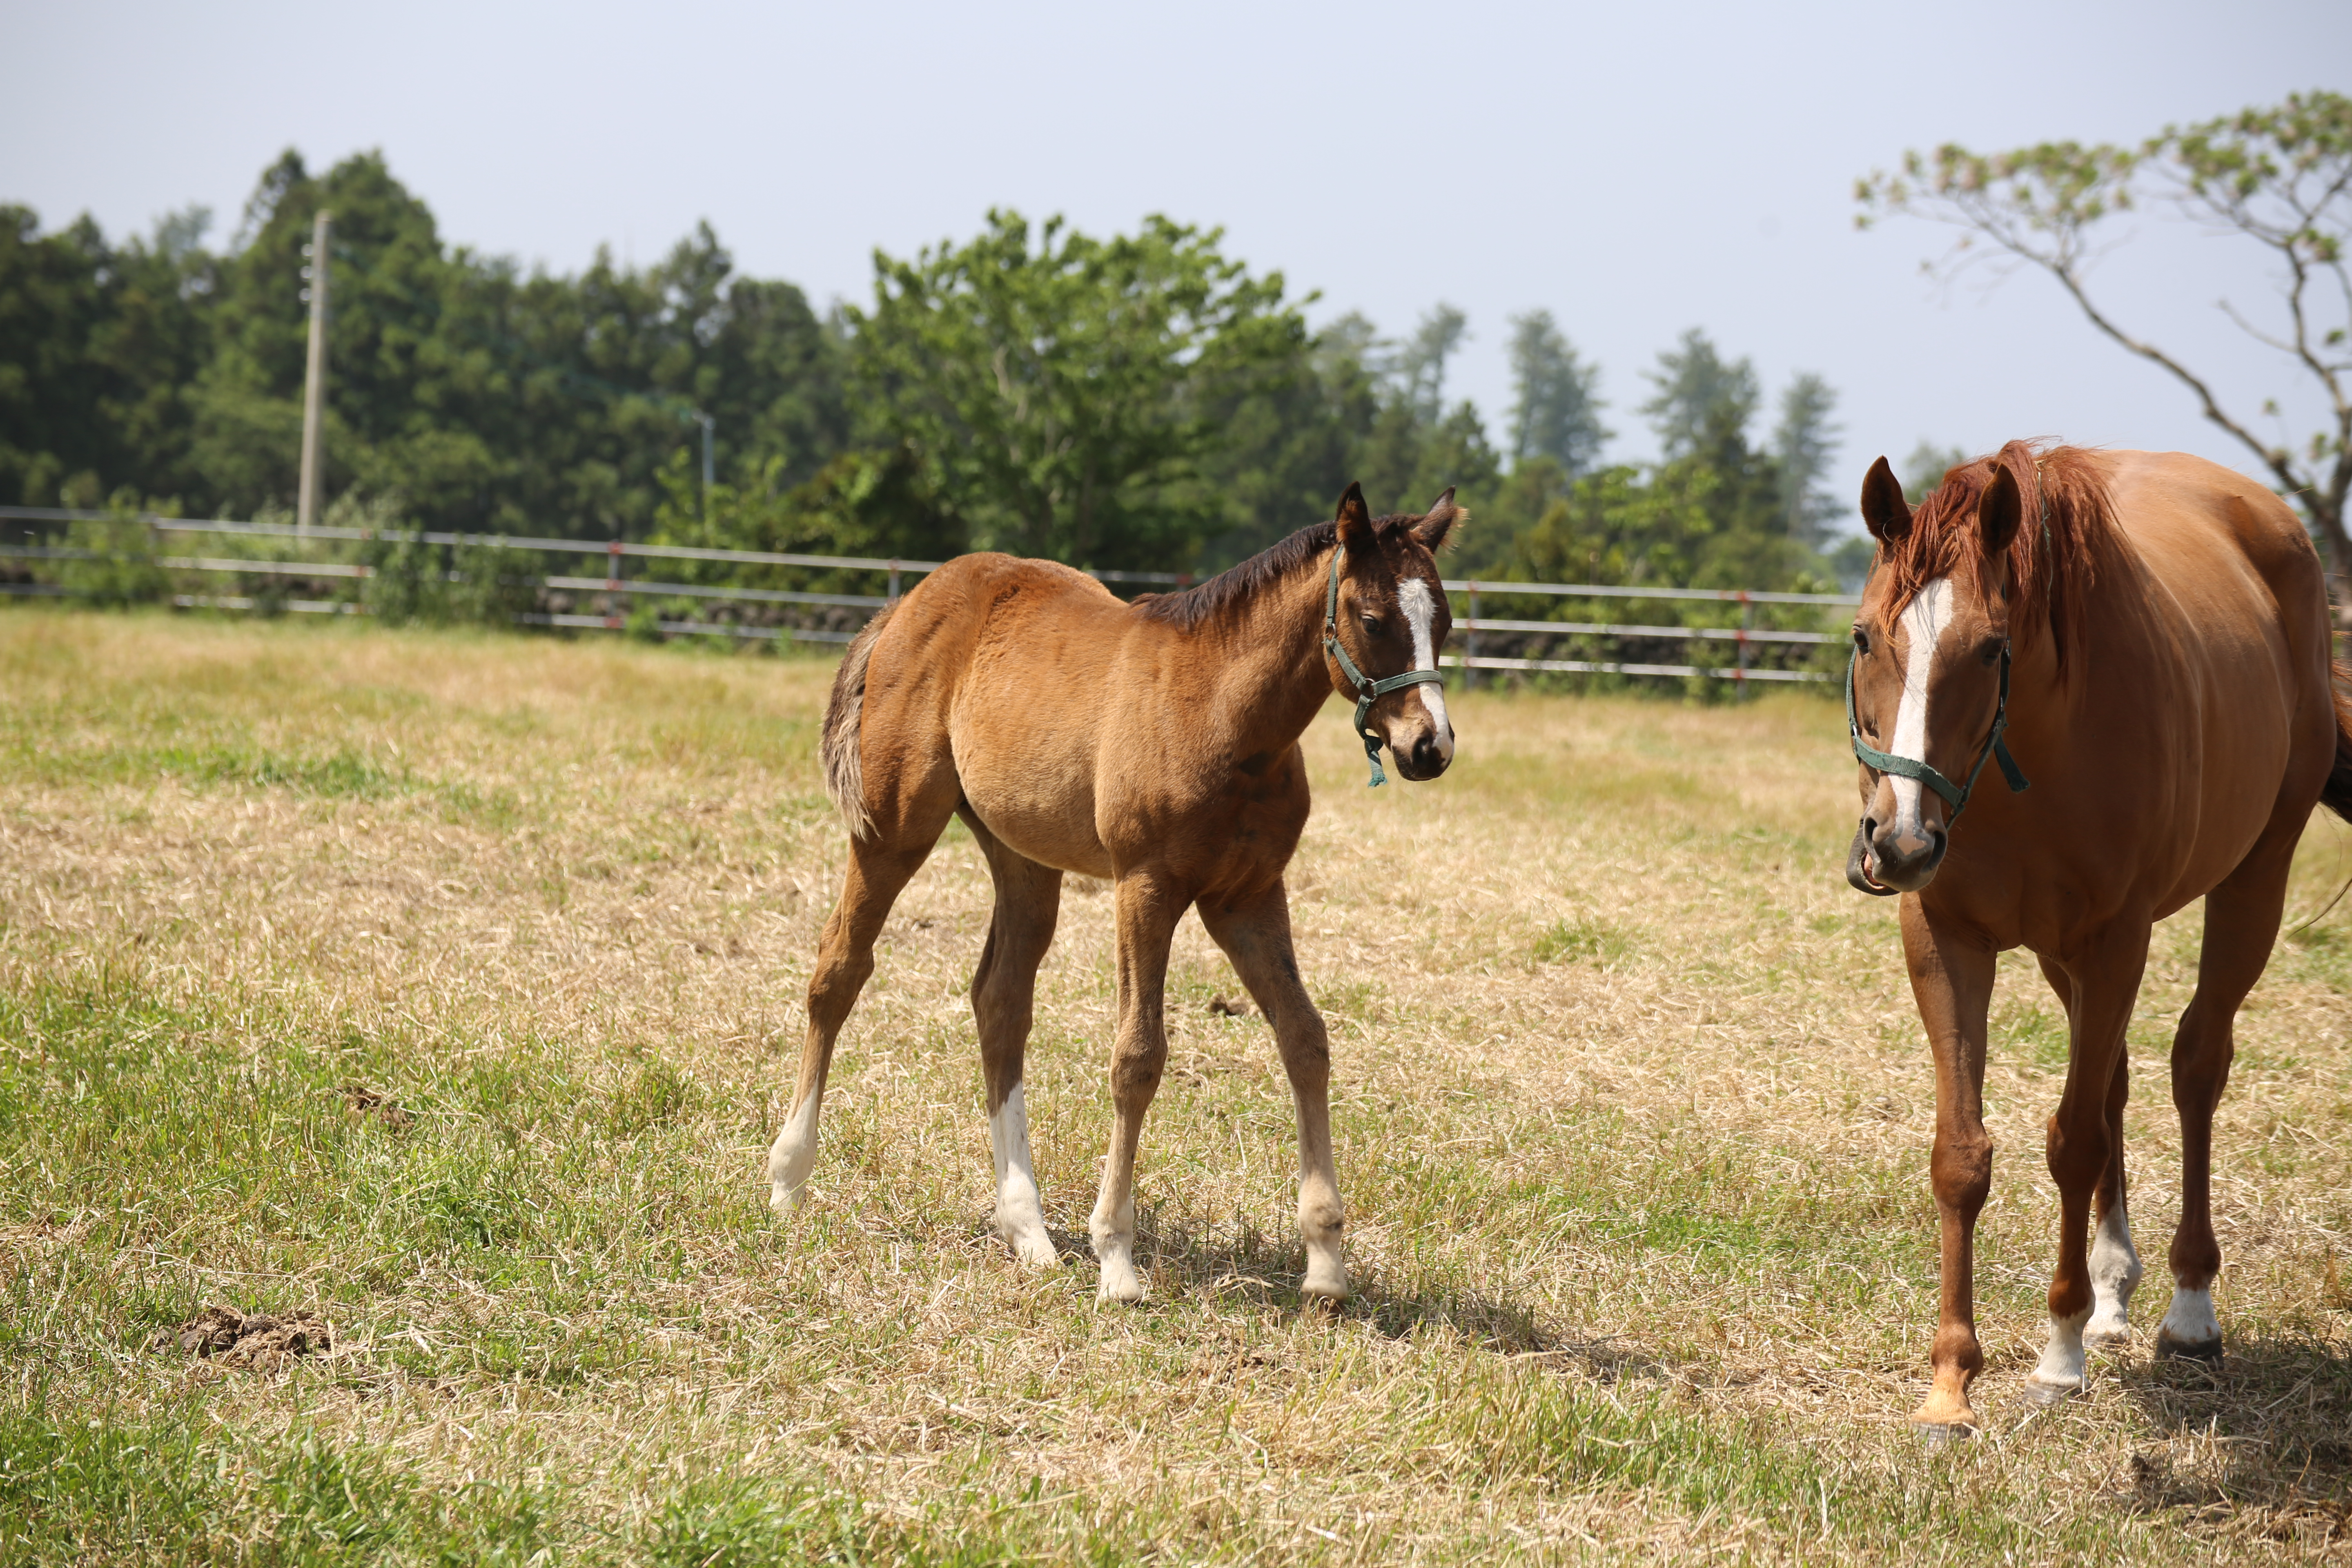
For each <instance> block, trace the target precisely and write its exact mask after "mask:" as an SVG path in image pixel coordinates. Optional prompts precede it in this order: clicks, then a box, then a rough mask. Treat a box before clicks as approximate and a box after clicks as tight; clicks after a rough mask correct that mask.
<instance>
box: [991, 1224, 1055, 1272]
mask: <svg viewBox="0 0 2352 1568" xmlns="http://www.w3.org/2000/svg"><path fill="white" fill-rule="evenodd" d="M1004 1245H1005V1246H1006V1247H1010V1248H1011V1249H1012V1252H1013V1257H1014V1258H1016V1259H1018V1260H1019V1261H1020V1262H1022V1263H1023V1264H1024V1265H1026V1266H1027V1267H1029V1268H1054V1267H1055V1266H1056V1265H1058V1264H1059V1263H1060V1262H1061V1261H1062V1255H1061V1253H1060V1252H1059V1251H1057V1250H1055V1247H1054V1243H1053V1240H1052V1238H1051V1237H1047V1236H1046V1234H1045V1232H1044V1231H1043V1230H1035V1231H1027V1232H1023V1233H1020V1234H1017V1235H1013V1236H1008V1237H1005V1238H1004Z"/></svg>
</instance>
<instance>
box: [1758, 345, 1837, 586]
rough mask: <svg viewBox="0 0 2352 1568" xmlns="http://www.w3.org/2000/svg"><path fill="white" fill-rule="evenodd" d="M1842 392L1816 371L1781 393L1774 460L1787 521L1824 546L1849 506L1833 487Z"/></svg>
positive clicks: (1793, 533)
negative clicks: (1836, 414)
mask: <svg viewBox="0 0 2352 1568" xmlns="http://www.w3.org/2000/svg"><path fill="white" fill-rule="evenodd" d="M1836 408H1837V394H1836V392H1835V391H1833V390H1832V388H1831V386H1830V384H1829V383H1828V382H1826V381H1824V380H1822V378H1821V377H1820V376H1818V375H1815V374H1813V373H1812V372H1811V371H1800V372H1798V373H1797V374H1796V376H1795V377H1794V378H1792V379H1791V380H1790V383H1789V384H1788V385H1787V386H1786V387H1785V388H1783V389H1782V391H1781V393H1780V423H1779V424H1778V425H1776V426H1773V430H1772V461H1773V464H1774V466H1775V468H1777V470H1778V472H1777V476H1776V477H1777V478H1778V479H1779V480H1780V518H1781V525H1782V527H1783V528H1784V529H1785V530H1786V531H1787V532H1788V535H1789V537H1790V538H1791V539H1793V540H1796V541H1798V542H1800V543H1803V544H1808V545H1816V546H1817V545H1820V544H1821V543H1822V542H1824V541H1826V540H1827V539H1828V538H1829V536H1830V533H1831V532H1832V530H1833V528H1834V526H1835V524H1836V521H1837V519H1838V517H1839V516H1840V515H1841V514H1842V513H1843V511H1844V510H1845V507H1844V504H1843V502H1841V501H1840V500H1839V499H1838V498H1837V497H1836V496H1835V495H1834V494H1832V493H1831V491H1830V489H1829V476H1830V465H1831V463H1832V461H1833V460H1834V459H1835V458H1836V457H1837V449H1838V437H1839V435H1840V434H1841V430H1840V427H1839V426H1838V425H1837V424H1836V422H1835V421H1834V420H1832V418H1831V416H1832V414H1833V413H1834V412H1835V411H1836Z"/></svg>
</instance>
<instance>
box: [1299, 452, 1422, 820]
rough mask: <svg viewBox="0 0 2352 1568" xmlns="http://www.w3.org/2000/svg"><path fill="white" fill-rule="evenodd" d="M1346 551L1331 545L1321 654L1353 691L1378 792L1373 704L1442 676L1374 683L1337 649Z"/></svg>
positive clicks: (1383, 778)
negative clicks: (1341, 571) (1341, 573)
mask: <svg viewBox="0 0 2352 1568" xmlns="http://www.w3.org/2000/svg"><path fill="white" fill-rule="evenodd" d="M1446 493H1447V494H1448V495H1451V494H1452V493H1453V492H1452V491H1451V490H1448V491H1447V492H1446ZM1347 552H1348V547H1347V546H1346V545H1344V544H1340V543H1337V542H1334V543H1333V544H1332V546H1331V586H1330V589H1329V591H1328V592H1327V593H1326V594H1325V595H1323V651H1324V652H1325V653H1328V654H1329V655H1330V656H1331V657H1332V658H1335V659H1337V660H1338V661H1339V673H1340V674H1342V675H1344V676H1346V677H1347V678H1348V680H1349V684H1350V685H1352V686H1354V687H1355V689H1356V734H1357V736H1358V737H1359V738H1360V740H1362V742H1364V756H1365V759H1366V760H1367V761H1369V762H1370V763H1371V764H1372V777H1371V782H1370V784H1366V785H1365V786H1364V787H1365V788H1366V789H1378V788H1380V787H1381V785H1382V784H1386V783H1388V782H1389V775H1388V774H1386V773H1382V772H1381V732H1380V731H1378V730H1374V729H1371V728H1370V727H1369V726H1368V725H1367V724H1366V723H1365V722H1364V721H1365V720H1367V719H1369V718H1370V717H1371V713H1372V704H1373V703H1375V702H1377V701H1379V700H1381V698H1383V697H1386V696H1387V695H1388V694H1389V693H1390V692H1391V691H1402V689H1405V688H1406V687H1408V686H1419V685H1422V684H1423V683H1424V682H1431V681H1433V682H1435V683H1436V684H1437V685H1439V686H1444V684H1445V674H1444V671H1443V670H1436V669H1408V670H1406V671H1405V672H1404V673H1403V674H1402V675H1391V676H1390V677H1389V678H1388V679H1385V680H1374V679H1370V677H1369V676H1367V675H1365V673H1364V672H1363V671H1362V670H1360V669H1358V668H1356V661H1355V660H1354V659H1352V658H1349V657H1348V650H1347V649H1346V648H1344V647H1340V646H1339V558H1340V557H1341V556H1343V555H1345V554H1346V553H1347Z"/></svg>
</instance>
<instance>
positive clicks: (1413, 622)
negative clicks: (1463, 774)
mask: <svg viewBox="0 0 2352 1568" xmlns="http://www.w3.org/2000/svg"><path fill="white" fill-rule="evenodd" d="M1397 608H1398V609H1400V610H1402V612H1403V613H1404V621H1405V625H1406V626H1407V627H1409V628H1410V629H1411V631H1412V668H1415V669H1435V668H1437V649H1436V647H1434V646H1433V643H1434V640H1435V632H1434V627H1433V623H1434V621H1435V620H1436V618H1437V600H1436V596H1435V595H1433V594H1431V593H1430V591H1429V584H1428V583H1427V581H1425V580H1424V579H1423V578H1420V577H1407V578H1405V579H1404V580H1403V581H1402V582H1400V583H1399V584H1397ZM1413 690H1415V691H1416V692H1419V693H1420V694H1421V705H1422V707H1423V709H1424V710H1427V712H1428V714H1429V724H1430V728H1431V730H1432V731H1433V732H1434V733H1435V734H1436V736H1437V752H1438V755H1439V756H1441V757H1443V758H1444V759H1445V760H1446V761H1447V762H1449V763H1450V762H1452V761H1453V760H1454V725H1453V722H1452V721H1450V720H1449V719H1447V718H1446V716H1445V689H1444V688H1443V687H1441V686H1439V685H1438V684H1437V683H1436V682H1435V681H1433V680H1430V681H1423V683H1422V684H1420V685H1418V686H1416V687H1414V688H1413Z"/></svg>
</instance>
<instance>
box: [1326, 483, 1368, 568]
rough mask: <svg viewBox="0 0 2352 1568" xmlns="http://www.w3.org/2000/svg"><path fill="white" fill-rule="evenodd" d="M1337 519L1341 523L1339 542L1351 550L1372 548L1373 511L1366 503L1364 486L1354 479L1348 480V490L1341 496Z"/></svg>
mask: <svg viewBox="0 0 2352 1568" xmlns="http://www.w3.org/2000/svg"><path fill="white" fill-rule="evenodd" d="M1335 521H1338V523H1339V542H1340V543H1341V544H1343V545H1345V546H1346V547H1347V548H1348V549H1349V550H1350V551H1355V550H1370V549H1371V548H1372V511H1371V509H1370V507H1368V506H1366V505H1365V504H1364V487H1363V486H1361V485H1360V484H1358V483H1356V482H1355V481H1354V480H1353V479H1350V480H1349V481H1348V491H1347V493H1346V494H1345V495H1343V496H1341V497H1340V498H1339V513H1338V515H1337V517H1336V519H1335Z"/></svg>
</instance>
